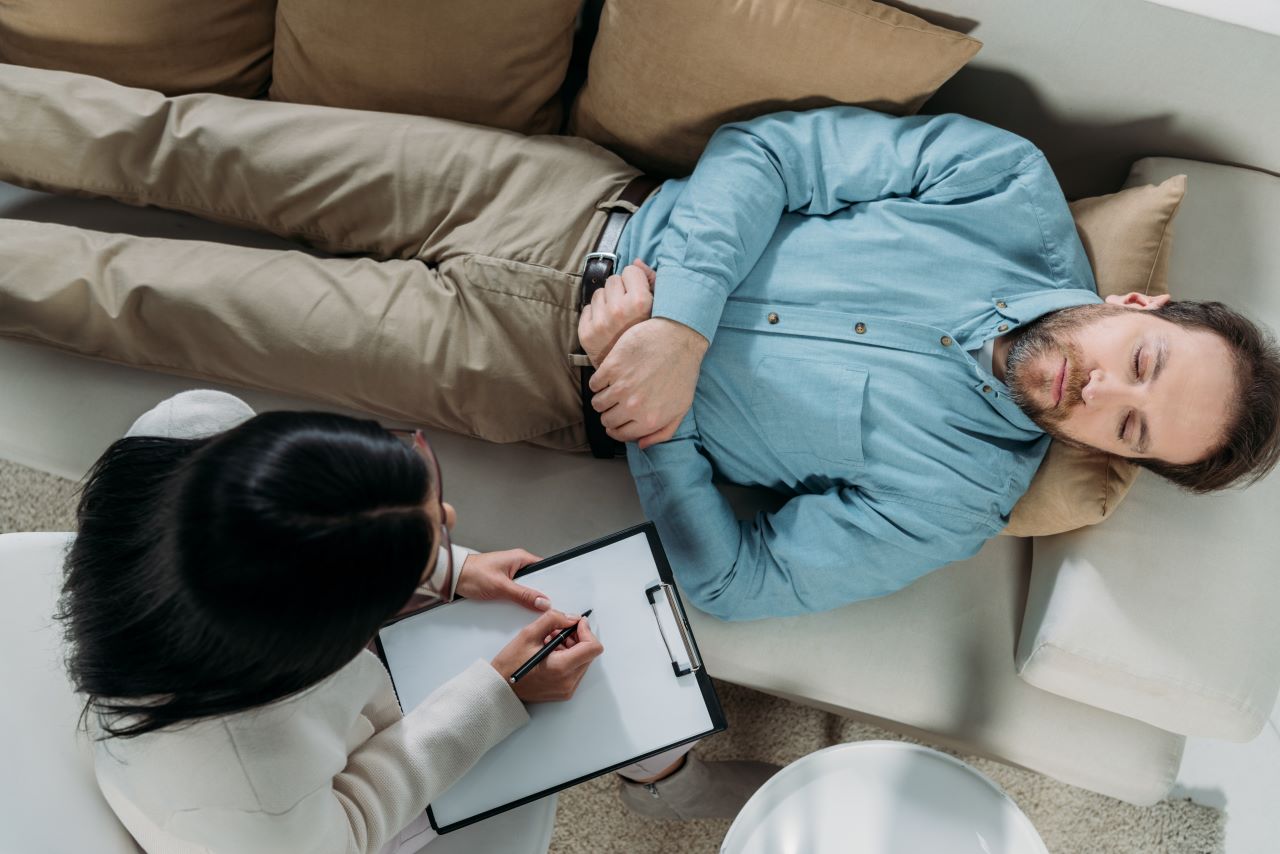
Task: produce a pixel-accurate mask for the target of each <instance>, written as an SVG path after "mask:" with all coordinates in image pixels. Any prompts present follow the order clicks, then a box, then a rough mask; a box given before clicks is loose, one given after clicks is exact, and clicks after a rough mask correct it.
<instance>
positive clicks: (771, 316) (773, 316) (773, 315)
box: [768, 311, 778, 323]
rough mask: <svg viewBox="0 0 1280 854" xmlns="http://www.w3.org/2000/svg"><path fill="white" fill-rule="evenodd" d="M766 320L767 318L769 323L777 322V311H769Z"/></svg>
mask: <svg viewBox="0 0 1280 854" xmlns="http://www.w3.org/2000/svg"><path fill="white" fill-rule="evenodd" d="M768 320H769V322H770V323H777V322H778V313H777V312H776V311H771V312H769V318H768Z"/></svg>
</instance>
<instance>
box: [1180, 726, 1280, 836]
mask: <svg viewBox="0 0 1280 854" xmlns="http://www.w3.org/2000/svg"><path fill="white" fill-rule="evenodd" d="M1169 796H1170V797H1173V798H1191V800H1193V801H1195V802H1196V803H1198V804H1204V805H1205V806H1210V807H1217V808H1218V809H1225V810H1226V811H1227V854H1268V852H1274V851H1277V850H1280V707H1277V708H1276V709H1275V710H1273V711H1272V712H1271V720H1270V721H1268V722H1267V726H1266V727H1265V728H1264V729H1263V731H1262V734H1261V735H1259V736H1258V737H1257V738H1255V739H1254V740H1253V741H1251V742H1249V743H1247V744H1233V743H1231V742H1227V741H1218V740H1216V739H1208V738H1189V739H1187V749H1186V752H1185V753H1184V754H1183V757H1182V770H1181V771H1179V772H1178V782H1177V784H1176V785H1175V786H1174V788H1173V791H1172V792H1171V793H1170V795H1169Z"/></svg>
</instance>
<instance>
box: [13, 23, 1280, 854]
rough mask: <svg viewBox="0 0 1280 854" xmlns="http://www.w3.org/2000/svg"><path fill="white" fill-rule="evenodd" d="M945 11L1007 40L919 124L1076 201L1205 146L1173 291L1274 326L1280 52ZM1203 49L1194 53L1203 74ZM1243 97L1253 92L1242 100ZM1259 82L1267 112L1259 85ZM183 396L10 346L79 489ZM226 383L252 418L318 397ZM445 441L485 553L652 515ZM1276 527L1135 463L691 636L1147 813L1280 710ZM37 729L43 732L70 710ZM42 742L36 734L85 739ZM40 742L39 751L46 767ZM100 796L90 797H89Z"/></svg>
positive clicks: (870, 713) (591, 467)
mask: <svg viewBox="0 0 1280 854" xmlns="http://www.w3.org/2000/svg"><path fill="white" fill-rule="evenodd" d="M932 6H933V9H932V10H920V9H919V8H918V7H913V9H914V10H915V11H917V12H919V13H922V14H925V15H926V16H927V17H929V16H932V17H934V18H935V19H936V20H938V21H939V22H940V23H946V24H948V25H951V26H956V27H958V28H968V29H971V30H972V32H973V34H974V35H976V36H978V37H979V38H982V39H984V40H985V41H986V45H987V46H986V48H985V50H984V52H983V53H982V54H981V55H980V57H979V58H978V60H976V61H975V62H974V63H973V64H972V65H971V66H969V67H968V68H966V69H965V70H964V71H963V72H961V74H960V75H957V77H956V78H955V80H953V81H952V83H951V84H948V86H946V87H944V88H943V90H942V91H941V92H940V93H939V94H938V96H937V97H936V99H935V101H934V102H931V103H930V104H929V105H928V106H927V107H926V112H935V111H942V110H946V109H960V110H962V111H964V112H968V113H970V114H972V115H976V116H978V117H979V118H983V119H986V120H988V121H992V122H994V123H997V124H1003V125H1005V126H1007V127H1010V128H1011V129H1013V130H1016V131H1019V132H1021V133H1023V134H1025V135H1028V136H1029V137H1031V138H1032V139H1033V140H1034V141H1036V142H1037V143H1038V144H1040V145H1041V147H1042V148H1044V149H1045V150H1046V152H1047V153H1048V154H1049V156H1050V160H1051V162H1053V163H1054V164H1055V167H1057V168H1058V169H1059V170H1060V173H1061V174H1062V175H1063V179H1064V184H1065V186H1066V187H1067V189H1068V193H1069V195H1071V196H1076V195H1081V194H1085V193H1096V192H1106V191H1108V190H1111V189H1115V188H1116V187H1117V186H1118V183H1119V181H1121V180H1122V179H1123V177H1124V170H1125V169H1127V167H1128V164H1129V163H1131V162H1132V161H1133V160H1135V159H1137V158H1138V157H1140V156H1142V155H1146V154H1161V153H1175V154H1179V155H1182V156H1183V157H1185V158H1193V159H1190V160H1188V159H1182V160H1173V159H1167V158H1153V159H1147V160H1142V161H1140V162H1139V163H1138V164H1137V166H1136V168H1135V169H1134V173H1133V175H1132V176H1131V180H1133V181H1134V182H1135V183H1152V182H1158V181H1159V180H1161V179H1163V178H1165V177H1167V176H1169V175H1173V174H1178V173H1186V174H1188V176H1189V184H1188V193H1187V198H1186V201H1185V202H1184V205H1183V208H1182V210H1181V212H1180V213H1179V217H1178V220H1177V224H1176V229H1177V237H1176V241H1175V245H1174V253H1173V258H1172V264H1171V273H1170V280H1171V286H1172V289H1173V292H1174V293H1175V295H1177V296H1181V297H1198V298H1222V299H1224V300H1226V301H1229V302H1232V303H1234V304H1237V305H1239V306H1242V307H1245V308H1247V309H1248V310H1249V311H1250V312H1251V313H1253V314H1254V315H1255V316H1256V317H1258V318H1259V319H1261V320H1263V321H1264V322H1266V323H1268V324H1269V325H1270V326H1271V327H1272V328H1276V329H1280V248H1278V247H1277V242H1276V241H1275V240H1274V235H1275V234H1276V233H1278V232H1280V178H1276V177H1275V175H1274V174H1267V173H1266V172H1265V171H1258V170H1271V171H1272V172H1275V171H1276V170H1277V169H1278V168H1280V161H1277V159H1276V158H1277V157H1278V156H1280V155H1278V154H1277V149H1276V148H1275V146H1274V140H1275V138H1276V137H1277V135H1278V134H1280V92H1277V91H1275V88H1276V86H1277V83H1276V81H1277V80H1280V50H1277V48H1278V47H1280V39H1277V37H1276V36H1274V35H1267V34H1265V33H1262V32H1259V31H1256V30H1247V29H1243V28H1240V27H1235V26H1232V25H1228V24H1225V23H1222V22H1219V21H1214V20H1210V19H1207V18H1204V17H1200V16H1196V15H1192V14H1188V13H1186V12H1182V11H1177V10H1173V9H1169V8H1165V7H1162V6H1155V5H1151V4H1148V3H1146V2H1143V0H1105V2H1104V0H1089V2H1080V3H1074V4H1058V3H1052V2H1049V0H1037V2H1035V3H1026V2H1012V0H1005V2H996V0H947V2H936V3H934V4H932ZM1064 34H1065V35H1064ZM1188 52H1192V53H1197V52H1198V54H1199V55H1198V56H1197V57H1196V63H1194V68H1191V67H1188V64H1187V62H1186V57H1187V55H1188ZM1104 80H1105V81H1106V85H1102V81H1104ZM1232 84H1241V85H1244V84H1247V85H1248V86H1251V87H1255V88H1254V89H1252V90H1245V89H1239V90H1238V94H1235V95H1233V91H1235V90H1233V89H1232ZM1267 86H1270V87H1271V89H1272V91H1271V92H1270V93H1269V94H1270V97H1267V95H1268V93H1267V92H1265V91H1264V92H1262V93H1257V92H1256V87H1264V88H1265V87H1267ZM1246 91H1247V94H1246ZM1153 116H1156V117H1159V119H1160V120H1159V121H1153V120H1152V117H1153ZM1199 161H1217V162H1231V163H1241V164H1246V165H1248V166H1251V167H1254V168H1253V169H1247V168H1240V167H1231V166H1221V165H1210V164H1209V163H1205V162H1199ZM5 216H8V217H16V218H23V219H49V220H56V221H62V222H71V223H74V224H78V225H84V226H86V227H92V228H99V229H103V230H114V231H133V232H136V233H145V234H160V235H165V236H185V237H201V238H204V239H219V240H226V241H229V242H240V243H250V244H253V245H281V244H280V243H279V242H278V241H274V240H273V239H271V238H265V237H263V236H261V235H246V234H243V233H238V232H235V231H233V230H230V229H227V228H223V227H220V226H213V225H210V224H208V223H203V222H198V221H196V220H193V219H191V218H189V217H184V216H180V215H173V214H166V213H162V212H158V211H152V210H138V209H132V208H125V207H123V206H119V205H115V204H113V203H109V202H91V201H85V200H72V199H54V198H52V197H48V196H44V195H41V194H38V193H33V192H29V191H24V190H18V189H17V188H13V187H8V186H3V185H0V217H5ZM189 387H191V383H190V382H189V381H186V380H183V379H180V378H176V377H171V376H165V375H160V374H154V373H147V372H144V371H140V370H135V369H131V368H126V367H121V366H118V365H109V364H105V363H100V362H94V361H91V360H87V359H82V358H79V357H75V356H71V355H68V354H64V353H61V352H57V351H54V350H50V349H43V348H38V347H34V346H31V345H27V344H22V343H18V342H14V341H7V340H0V401H3V403H2V404H0V457H3V458H6V459H10V460H15V461H18V462H21V463H24V464H27V465H32V466H35V467H38V468H41V469H44V470H47V471H52V472H56V473H59V474H63V475H66V476H69V477H80V476H81V475H82V474H83V473H84V471H85V470H86V468H87V467H88V465H89V464H90V463H91V462H92V460H93V459H94V458H95V457H96V456H97V455H98V453H100V451H101V450H102V449H103V448H104V447H105V446H106V445H107V444H108V443H109V442H110V441H112V440H113V439H114V438H116V437H118V436H119V435H121V434H122V433H123V432H124V430H125V429H126V428H127V426H128V425H129V423H130V422H131V421H132V419H133V418H134V417H135V416H136V415H137V414H138V413H140V412H142V411H143V410H145V409H146V408H148V407H150V406H151V405H153V404H154V403H155V402H157V401H159V400H160V399H162V398H164V397H166V396H168V395H170V394H173V393H175V392H177V391H179V390H182V389H185V388H189ZM228 390H229V391H233V392H236V393H240V394H242V396H243V397H245V399H246V400H248V401H249V402H250V403H251V405H253V406H255V407H256V408H258V409H264V408H271V407H291V408H302V407H308V406H312V405H313V404H310V403H308V402H307V401H305V400H302V399H299V398H289V397H285V396H281V395H274V394H264V393H259V392H252V391H249V392H245V391H242V390H238V389H228ZM433 441H434V442H435V444H436V446H437V448H438V451H439V454H440V457H441V461H442V465H443V467H444V470H445V472H446V488H447V489H448V491H449V498H450V500H451V501H452V502H453V503H454V504H455V505H456V506H458V508H459V509H460V511H461V513H462V519H461V521H460V523H459V529H458V532H457V538H458V540H459V541H460V542H464V543H466V544H468V545H472V546H475V547H478V548H497V547H507V546H513V545H523V546H526V547H528V548H530V549H532V550H534V551H535V552H541V553H550V552H553V551H556V550H558V549H562V548H565V547H568V546H570V545H573V544H576V543H578V542H582V541H584V540H586V539H589V538H592V537H594V536H597V535H599V534H601V533H604V532H608V531H611V530H615V529H618V528H621V527H623V526H625V525H628V524H631V523H633V522H635V521H637V520H638V519H639V518H640V516H641V514H640V510H639V506H638V503H637V501H636V499H635V495H634V492H633V490H632V487H631V484H630V480H629V477H628V475H627V472H626V467H625V465H624V464H622V463H621V462H612V463H611V462H602V461H597V460H592V459H589V458H585V457H578V456H568V455H560V454H555V453H551V452H547V451H540V450H535V449H531V448H526V447H519V446H494V445H488V444H484V443H480V442H476V441H473V440H468V439H465V438H461V437H457V436H445V435H441V436H438V437H433ZM755 500H757V499H756V498H755V497H752V496H747V497H745V498H744V504H750V503H752V502H753V501H755ZM1278 512H1280V477H1276V476H1272V477H1271V478H1270V479H1269V480H1267V481H1266V482H1264V483H1262V484H1259V485H1258V486H1256V487H1254V488H1253V489H1251V490H1249V491H1247V492H1244V493H1238V494H1228V495H1223V496H1218V497H1213V498H1189V497H1186V496H1183V495H1179V494H1177V493H1176V492H1175V491H1174V490H1172V489H1170V488H1169V487H1167V486H1165V485H1164V484H1162V483H1160V482H1159V481H1157V480H1156V479H1155V478H1154V477H1150V476H1143V477H1142V478H1140V479H1139V481H1138V483H1137V485H1136V486H1135V487H1134V490H1133V491H1132V493H1131V494H1130V496H1129V498H1128V499H1127V500H1126V503H1125V504H1124V505H1123V506H1121V508H1120V509H1119V510H1118V511H1117V512H1116V514H1115V516H1114V517H1113V518H1112V519H1111V520H1109V521H1108V522H1106V523H1105V524H1104V525H1102V526H1099V527H1098V528H1096V529H1091V530H1085V531H1081V532H1076V533H1072V534H1066V535H1060V536H1056V537H1051V538H1043V539H1040V540H1037V541H1035V542H1032V541H1028V540H1015V539H1011V538H998V539H996V540H993V541H991V542H990V543H988V544H987V546H986V547H985V548H984V549H983V550H982V552H981V553H980V554H979V555H977V556H976V557H975V558H973V559H971V560H968V561H965V562H963V563H960V564H956V565H953V566H951V567H948V568H946V569H944V570H941V571H939V572H937V573H934V574H932V575H930V576H928V577H926V578H925V579H923V580H922V581H921V582H919V583H917V584H916V585H914V586H913V587H911V588H909V589H908V590H905V591H903V592H901V593H899V594H895V595H894V596H890V597H887V598H885V599H882V600H876V601H872V602H865V603H860V604H857V605H853V606H850V607H847V608H844V609H840V610H837V611H833V612H829V613H825V614H818V615H813V616H808V617H802V618H793V619H787V620H769V621H761V622H755V623H745V624H725V623H720V622H717V621H715V620H712V619H710V618H706V617H703V616H701V615H695V627H694V628H695V632H696V634H697V636H698V640H699V643H700V645H701V647H702V651H703V653H704V655H705V658H706V661H707V666H708V668H709V670H710V672H711V673H712V674H713V675H715V676H717V677H720V678H723V679H727V680H730V681H733V682H738V683H741V684H744V685H748V686H751V687H754V688H758V689H761V690H765V691H770V692H773V693H777V694H781V695H784V696H788V697H791V698H794V699H796V700H798V701H800V702H804V703H810V704H814V705H818V706H822V707H825V708H829V709H832V710H836V711H839V712H841V713H844V714H849V715H857V716H862V717H867V718H871V719H874V720H877V721H880V722H882V723H884V724H885V725H887V726H890V727H892V728H895V729H900V730H904V731H908V732H916V733H920V734H922V735H923V736H924V737H926V738H928V739H930V740H932V741H937V742H942V743H945V744H950V745H953V746H955V747H957V748H960V749H963V750H966V751H970V752H976V753H981V754H987V755H990V756H993V757H996V758H999V759H1003V760H1005V761H1008V762H1011V763H1015V764H1019V765H1023V766H1026V767H1028V768H1031V769H1033V770H1036V771H1040V772H1043V773H1046V774H1049V775H1051V776H1054V777H1056V778H1058V779H1061V780H1065V781H1067V782H1069V783H1073V784H1076V785H1080V786H1084V787H1086V788H1089V789H1093V790H1095V791H1099V792H1103V793H1105V794H1109V795H1112V796H1115V797H1118V798H1122V799H1125V800H1128V801H1131V802H1134V803H1139V804H1148V803H1153V802H1154V801H1156V800H1159V799H1160V798H1162V797H1163V796H1164V795H1165V794H1166V793H1167V791H1168V789H1169V787H1170V786H1171V785H1172V783H1173V781H1174V779H1175V776H1176V773H1177V768H1178V762H1179V758H1180V755H1181V750H1182V745H1183V743H1184V738H1185V736H1186V735H1188V734H1192V735H1197V736H1211V737H1219V738H1230V739H1234V740H1248V739H1250V738H1252V737H1253V736H1254V735H1256V734H1257V732H1258V731H1259V729H1260V727H1261V726H1262V725H1263V722H1264V720H1265V719H1266V717H1267V715H1268V713H1269V711H1270V709H1271V707H1272V705H1273V703H1274V701H1275V697H1276V694H1277V688H1278V686H1280V622H1277V621H1276V620H1275V619H1274V615H1275V614H1276V613H1280V575H1277V574H1276V573H1275V571H1274V569H1275V563H1276V559H1275V557H1274V556H1275V555H1276V554H1280V526H1276V525H1275V524H1274V523H1273V522H1272V521H1271V520H1272V519H1274V518H1275V517H1276V516H1277V513H1278ZM41 547H42V548H45V549H49V548H56V541H53V540H49V541H45V542H44V543H42V544H41ZM10 554H11V553H10ZM49 556H50V553H49V552H47V551H46V552H45V557H44V560H45V562H46V564H48V562H49ZM12 562H13V559H12V558H10V560H9V562H5V561H3V560H0V585H3V586H0V596H4V595H7V591H9V590H11V588H10V587H9V583H8V576H7V573H10V572H12V571H14V566H13V565H11V564H12ZM55 563H56V562H55ZM33 601H34V600H33ZM46 601H47V600H46ZM41 607H44V606H43V605H42V606H41ZM6 675H8V672H7V671H6ZM34 717H35V719H36V720H37V721H39V720H42V719H43V720H46V721H47V722H48V724H49V727H50V728H55V727H62V725H63V722H64V721H65V718H62V719H59V718H57V717H56V716H55V717H52V718H41V717H40V716H34ZM46 729H48V731H41V732H33V733H32V736H31V738H32V744H35V743H36V741H35V739H37V738H50V739H57V738H63V737H65V733H64V732H63V730H62V729H61V728H57V729H56V731H54V729H49V728H46ZM41 755H45V754H42V753H40V752H32V754H31V756H32V757H37V758H33V760H32V762H33V764H35V765H38V764H39V761H38V757H39V756H41ZM58 755H62V754H58ZM64 758H65V757H64ZM19 778H21V779H19ZM58 780H59V778H58V777H57V775H56V769H54V768H53V767H52V766H50V767H49V768H46V769H43V770H41V771H39V773H37V774H35V775H33V776H32V777H30V778H28V777H27V776H26V775H9V776H7V777H6V779H5V782H4V783H0V787H3V788H2V789H0V804H5V806H4V807H0V827H6V828H13V827H16V826H17V824H18V823H19V822H20V820H27V819H28V817H27V816H26V810H25V808H24V807H23V804H26V803H30V802H31V800H32V798H33V793H34V797H35V798H37V799H39V798H40V797H41V794H40V793H42V792H44V793H49V797H62V796H64V795H66V794H67V793H68V792H69V791H70V790H69V789H66V788H63V787H62V786H61V785H60V784H59V783H58ZM80 796H83V797H85V798H90V799H91V798H92V797H93V791H92V788H91V787H82V791H80ZM63 806H64V807H65V808H71V805H70V804H68V803H64V804H63ZM101 838H102V839H105V838H106V837H101ZM4 841H5V842H9V841H10V840H9V839H8V838H7V837H6V838H4ZM22 850H41V849H40V848H38V847H25V848H23V849H22ZM48 850H56V849H53V848H50V849H48ZM81 850H90V849H89V848H82V849H81ZM92 850H109V849H107V848H106V847H105V846H98V847H95V848H93V849H92Z"/></svg>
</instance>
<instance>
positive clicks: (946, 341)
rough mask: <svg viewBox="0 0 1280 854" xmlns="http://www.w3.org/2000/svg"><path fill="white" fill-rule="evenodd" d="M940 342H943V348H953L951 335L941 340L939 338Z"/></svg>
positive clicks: (944, 336)
mask: <svg viewBox="0 0 1280 854" xmlns="http://www.w3.org/2000/svg"><path fill="white" fill-rule="evenodd" d="M938 340H939V342H941V344H942V346H943V347H950V346H951V336H950V335H943V336H942V337H941V338H939V339H938Z"/></svg>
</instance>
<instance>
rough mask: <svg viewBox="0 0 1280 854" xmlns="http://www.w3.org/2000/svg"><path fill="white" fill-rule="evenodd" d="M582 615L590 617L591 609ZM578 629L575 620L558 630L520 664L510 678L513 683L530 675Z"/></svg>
mask: <svg viewBox="0 0 1280 854" xmlns="http://www.w3.org/2000/svg"><path fill="white" fill-rule="evenodd" d="M582 616H583V617H590V616H591V609H590V608H588V609H587V610H585V611H583V612H582ZM579 619H581V618H579ZM577 630H578V624H577V623H576V622H575V623H574V624H573V625H572V626H570V627H569V628H567V629H562V630H561V631H559V632H557V633H556V636H555V637H553V638H552V639H551V640H549V641H548V642H547V645H546V646H544V647H543V648H542V649H540V650H538V651H537V652H535V653H534V654H533V658H531V659H529V660H528V661H526V662H525V663H524V664H522V665H520V667H519V668H518V669H517V670H516V672H515V673H512V674H511V680H510V682H511V684H512V685H514V684H516V683H517V682H519V681H520V680H521V679H523V678H524V677H526V676H528V675H529V671H530V670H532V669H533V668H535V667H537V666H538V665H539V664H541V663H542V659H544V658H546V657H547V656H548V655H550V654H551V651H552V650H553V649H555V648H556V647H558V646H559V645H560V644H562V643H564V642H565V640H566V639H568V637H569V635H571V634H573V633H574V632H575V631H577Z"/></svg>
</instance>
